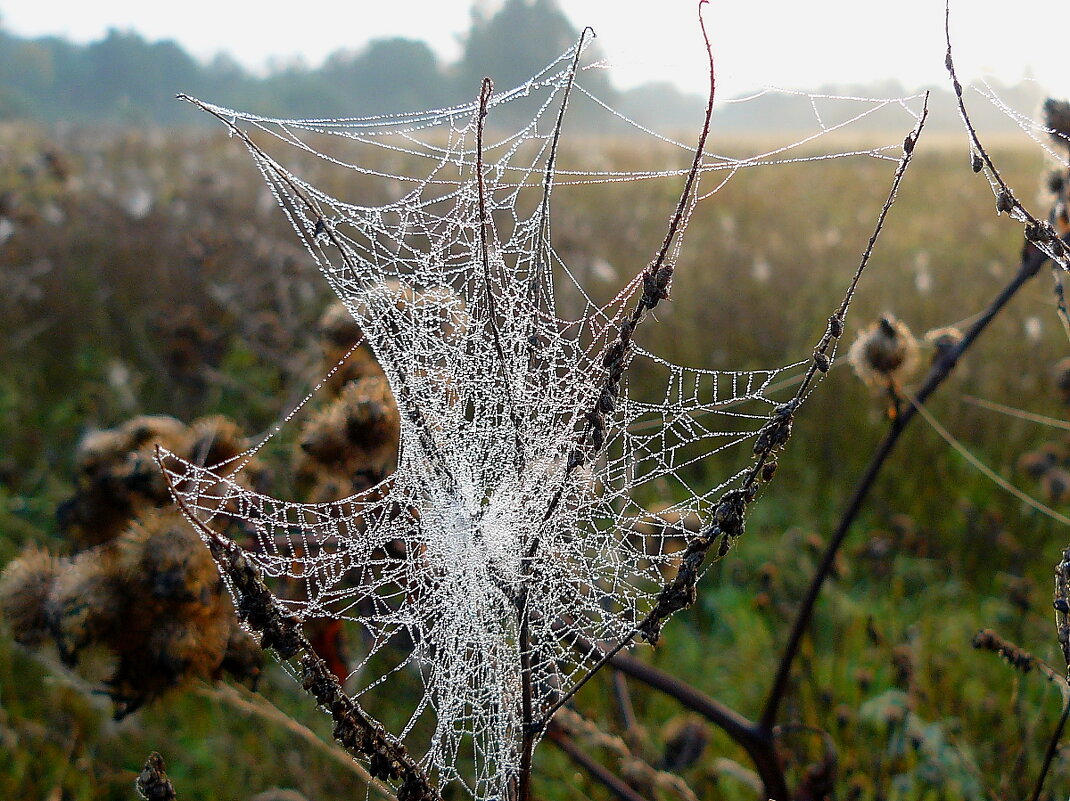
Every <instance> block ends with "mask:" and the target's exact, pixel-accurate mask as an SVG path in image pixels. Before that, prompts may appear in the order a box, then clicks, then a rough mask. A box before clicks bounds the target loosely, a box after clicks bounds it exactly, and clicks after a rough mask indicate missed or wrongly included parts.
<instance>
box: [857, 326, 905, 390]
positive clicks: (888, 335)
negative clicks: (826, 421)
mask: <svg viewBox="0 0 1070 801" xmlns="http://www.w3.org/2000/svg"><path fill="white" fill-rule="evenodd" d="M847 358H848V361H849V362H850V363H851V367H852V368H854V371H855V374H856V375H857V376H858V377H859V378H861V379H862V380H863V381H864V382H865V383H866V384H868V385H870V386H871V387H875V388H880V389H884V388H887V387H890V386H893V385H896V384H899V383H901V382H902V381H903V380H904V379H905V378H906V377H908V376H909V375H910V373H911V372H912V371H913V370H914V368H915V366H916V365H917V361H918V343H917V341H916V340H915V339H914V336H913V334H911V333H910V329H909V328H907V326H906V324H905V323H903V322H902V321H901V320H898V319H896V318H895V317H893V316H892V315H890V314H886V315H884V316H883V317H881V319H880V320H878V321H877V322H876V323H874V324H872V325H870V326H869V327H868V328H866V329H864V330H863V331H861V332H860V333H859V335H858V337H857V339H855V341H854V344H853V345H851V350H850V353H849V354H848V357H847Z"/></svg>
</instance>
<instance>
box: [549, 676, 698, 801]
mask: <svg viewBox="0 0 1070 801" xmlns="http://www.w3.org/2000/svg"><path fill="white" fill-rule="evenodd" d="M614 675H615V676H621V677H622V678H623V674H622V673H619V672H614ZM554 725H555V726H557V727H558V728H560V729H561V730H562V731H564V732H565V733H566V734H568V735H570V736H572V737H575V738H576V739H577V740H579V741H580V742H582V743H584V744H586V745H590V746H594V747H596V748H602V749H604V750H606V751H608V752H610V753H611V754H613V756H614V757H616V758H617V760H618V761H619V762H620V773H621V775H622V776H625V777H633V778H634V779H637V780H638V781H640V782H641V783H642V784H643V785H645V786H649V787H652V788H654V789H655V790H660V791H662V792H665V793H671V794H672V795H674V796H676V797H677V798H680V799H681V801H698V799H697V797H696V796H695V793H694V791H693V790H692V789H691V788H690V787H688V786H687V783H686V782H685V781H684V780H683V779H682V778H680V777H679V776H677V775H676V774H675V773H669V772H668V771H664V770H657V769H656V768H654V767H653V766H652V765H651V764H650V763H649V762H646V761H645V760H643V759H640V758H639V757H637V756H636V755H635V753H634V752H633V751H632V749H631V748H630V747H629V746H628V744H627V743H626V742H624V739H623V738H621V737H618V736H616V735H613V734H609V733H608V732H606V731H604V730H603V729H601V728H600V727H599V726H598V724H597V723H595V722H594V721H592V720H588V719H587V718H585V717H584V716H583V715H581V714H579V713H578V712H575V711H573V710H571V709H569V708H567V707H566V708H565V709H562V710H561V711H559V712H558V713H557V715H556V716H555V717H554Z"/></svg>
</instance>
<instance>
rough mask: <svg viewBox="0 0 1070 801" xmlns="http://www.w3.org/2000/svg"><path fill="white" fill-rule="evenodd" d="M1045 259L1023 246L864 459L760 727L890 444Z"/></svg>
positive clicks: (783, 688) (767, 721)
mask: <svg viewBox="0 0 1070 801" xmlns="http://www.w3.org/2000/svg"><path fill="white" fill-rule="evenodd" d="M1047 259H1048V257H1047V255H1045V254H1044V253H1043V252H1042V251H1040V250H1039V249H1038V248H1037V247H1035V246H1034V245H1032V244H1031V243H1029V242H1027V243H1026V245H1025V248H1024V249H1023V252H1022V260H1021V264H1020V266H1019V268H1018V271H1017V272H1016V273H1015V275H1014V277H1013V278H1012V279H1011V280H1010V282H1009V283H1008V284H1007V285H1006V286H1005V287H1004V288H1003V289H1002V290H1001V291H1000V292H999V294H998V295H997V296H996V297H995V298H994V299H993V300H992V302H991V303H990V304H989V306H988V308H986V309H985V311H984V312H983V313H982V314H981V316H980V317H979V318H977V320H976V321H975V322H974V323H973V325H972V326H970V328H969V329H967V331H966V333H965V334H964V335H963V337H962V340H961V341H960V342H959V343H958V344H957V345H956V346H955V347H953V348H951V349H949V350H948V351H947V352H946V353H945V354H944V355H943V356H942V357H941V358H939V359H938V360H937V361H936V363H934V364H933V366H932V368H931V369H930V370H929V374H928V376H927V377H926V380H925V382H924V384H923V385H922V386H921V388H920V389H919V390H918V392H917V393H916V395H915V403H913V404H911V405H908V406H906V407H905V408H904V409H903V410H902V413H901V414H899V415H897V416H896V417H895V418H894V419H893V420H891V422H890V427H889V430H888V433H887V434H885V436H884V438H883V439H882V440H881V442H880V444H879V445H878V446H877V449H876V450H875V451H874V453H873V456H872V457H871V458H870V461H869V464H868V465H867V467H866V469H865V471H864V472H863V473H862V476H861V478H860V479H859V480H858V483H857V484H856V485H855V488H854V491H853V493H852V494H851V497H850V499H849V500H848V502H847V506H846V508H845V509H844V511H843V514H842V516H841V517H840V521H839V523H838V524H837V526H836V529H835V531H834V532H833V533H832V537H831V538H830V539H829V542H828V545H826V546H825V551H824V553H823V554H822V556H821V561H820V563H819V564H818V567H817V570H816V571H815V573H814V577H813V579H812V580H811V582H810V586H809V588H808V589H807V591H806V595H805V596H804V597H803V601H802V604H801V605H800V607H799V611H798V613H797V614H796V617H795V622H794V623H793V624H792V627H791V632H790V634H789V635H788V642H787V645H786V646H785V648H784V652H783V654H782V655H781V658H780V663H779V665H778V666H777V672H776V676H775V678H774V679H773V686H772V689H771V690H770V691H769V696H768V699H767V700H766V704H765V708H764V710H763V712H762V716H761V718H760V721H761V724H762V726H763V727H765V728H771V727H772V726H773V725H774V723H775V721H776V717H777V712H778V711H779V708H780V703H781V701H782V700H783V698H784V696H785V694H786V692H787V686H788V679H789V676H790V673H791V666H792V664H793V662H794V661H795V657H796V655H797V654H798V652H799V646H800V645H801V644H802V638H803V634H804V633H805V632H806V629H807V628H808V627H809V625H810V620H811V618H812V617H813V612H814V605H815V604H816V602H817V597H818V595H819V594H820V593H821V588H822V587H823V586H824V583H825V580H826V579H827V578H828V576H829V574H830V573H831V570H832V565H833V563H834V561H835V559H836V555H837V554H838V553H839V550H840V547H841V546H842V545H843V542H844V540H845V539H846V537H847V534H848V532H849V531H850V529H851V526H852V524H853V523H854V521H855V518H856V517H857V516H858V512H859V511H860V510H861V508H862V504H863V503H864V502H865V500H866V498H867V497H868V496H869V492H870V490H871V489H872V488H873V484H874V482H875V481H876V479H877V476H878V475H879V474H880V472H881V469H882V468H883V467H884V465H885V463H886V462H887V460H888V457H889V456H890V455H891V453H892V451H893V450H894V449H895V446H896V444H897V443H898V442H899V438H900V437H901V436H902V434H903V432H904V431H905V430H906V428H907V426H909V425H910V422H911V421H912V420H913V419H914V417H915V416H916V415H917V413H918V406H919V405H920V404H922V403H924V402H925V401H926V400H927V399H928V398H929V396H930V395H932V394H933V393H934V392H935V391H936V390H937V389H938V388H939V387H940V386H941V384H943V383H944V381H945V380H946V379H947V377H948V376H949V375H950V374H951V372H952V371H953V370H954V369H955V366H956V364H957V363H958V360H959V359H960V358H961V357H962V355H963V354H964V353H965V352H966V351H967V350H969V348H970V347H971V346H972V345H973V343H974V342H975V341H976V340H977V338H978V337H979V336H980V335H981V333H982V332H983V331H984V330H985V329H986V328H987V327H988V325H989V323H991V322H992V320H993V319H994V318H995V317H996V315H997V314H999V313H1000V312H1001V311H1002V310H1003V309H1004V307H1006V305H1007V304H1008V303H1009V302H1010V300H1011V299H1012V298H1013V297H1014V296H1015V295H1016V294H1017V293H1018V290H1020V289H1021V288H1022V287H1023V286H1024V285H1025V284H1026V282H1028V281H1029V279H1030V278H1032V277H1033V276H1035V275H1036V274H1037V272H1038V271H1039V270H1040V268H1041V267H1042V266H1043V264H1044V262H1045V261H1047Z"/></svg>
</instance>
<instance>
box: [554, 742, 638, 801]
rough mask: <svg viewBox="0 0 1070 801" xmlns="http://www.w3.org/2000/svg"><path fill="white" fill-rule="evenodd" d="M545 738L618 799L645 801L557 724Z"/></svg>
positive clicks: (621, 800) (623, 800)
mask: <svg viewBox="0 0 1070 801" xmlns="http://www.w3.org/2000/svg"><path fill="white" fill-rule="evenodd" d="M546 739H548V740H549V741H550V742H551V743H553V744H554V745H556V746H557V747H558V748H560V749H561V750H562V751H564V752H565V753H566V754H567V755H568V757H569V759H571V760H572V761H573V762H575V763H576V764H577V765H579V766H580V767H581V768H583V769H584V770H585V771H586V772H587V773H588V774H589V775H590V776H591V778H592V779H594V780H595V781H597V782H598V783H599V784H601V785H602V786H603V787H605V788H606V789H607V790H609V792H610V793H612V794H613V795H614V796H615V797H616V798H618V799H620V801H646V799H645V798H643V796H641V795H639V793H637V792H635V790H633V789H632V788H631V787H629V786H628V785H627V784H625V783H624V782H623V781H622V780H621V779H620V778H618V777H617V776H616V775H615V774H614V773H613V772H612V771H610V770H609V769H608V768H606V767H605V766H603V765H602V764H601V763H599V762H598V761H596V760H595V759H592V758H591V756H590V755H589V754H588V753H587V752H586V751H584V750H583V749H582V748H580V747H579V746H578V745H576V742H575V741H574V740H573V739H572V738H571V737H569V736H568V735H567V734H565V732H564V731H562V730H561V728H560V727H558V726H551V727H550V729H549V731H547V732H546Z"/></svg>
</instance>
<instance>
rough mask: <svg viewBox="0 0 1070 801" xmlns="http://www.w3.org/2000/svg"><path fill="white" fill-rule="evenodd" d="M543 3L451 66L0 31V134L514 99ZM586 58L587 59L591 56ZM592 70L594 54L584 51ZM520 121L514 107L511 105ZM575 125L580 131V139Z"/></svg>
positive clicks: (424, 51)
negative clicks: (205, 56)
mask: <svg viewBox="0 0 1070 801" xmlns="http://www.w3.org/2000/svg"><path fill="white" fill-rule="evenodd" d="M579 35H580V34H579V31H577V30H576V29H575V27H574V26H573V25H572V24H571V23H570V22H569V20H568V18H567V17H566V16H565V15H564V13H563V12H562V11H561V9H560V8H559V7H558V5H557V2H556V0H503V2H502V3H501V4H500V5H499V6H497V10H496V11H494V12H493V13H488V12H487V11H485V10H483V7H481V6H479V5H477V6H476V8H475V9H474V10H473V12H472V20H471V24H470V26H469V30H468V32H467V34H466V35H465V38H464V48H463V51H462V54H461V57H460V59H459V60H458V61H457V62H456V63H453V64H444V63H442V62H441V61H440V60H439V59H438V57H437V56H436V55H435V53H434V51H432V50H431V48H430V47H428V45H427V44H426V43H424V42H421V41H416V40H413V39H405V38H393V39H377V40H373V41H371V42H369V43H368V44H367V45H366V46H365V47H363V48H362V49H360V50H339V51H337V52H335V53H333V54H332V55H331V56H329V57H328V58H327V59H326V61H325V62H324V63H323V64H322V65H321V66H318V67H308V66H303V65H293V64H291V65H288V66H285V67H280V68H277V69H275V70H272V71H271V72H270V73H269V74H267V75H266V76H257V75H254V74H252V73H250V72H249V71H247V70H246V69H244V68H243V67H242V66H241V65H239V64H238V63H237V62H236V61H234V59H233V58H231V57H230V56H227V55H225V54H221V55H219V56H217V57H216V58H215V59H213V60H212V61H211V62H209V63H206V64H205V63H201V62H199V61H197V60H196V59H194V58H193V57H192V56H190V55H189V54H188V53H187V52H186V51H185V50H183V49H182V48H181V47H180V46H179V45H178V44H176V43H175V42H173V41H160V42H149V41H146V40H145V39H144V38H142V37H141V36H140V35H139V34H137V33H133V32H124V31H118V30H112V31H109V33H108V34H107V35H106V36H105V37H104V38H103V39H101V40H100V41H97V42H92V43H90V44H88V45H79V44H74V43H71V42H69V41H66V40H64V39H61V38H58V37H54V36H53V37H42V38H37V39H25V38H20V37H17V36H14V35H12V34H10V33H8V32H6V31H4V30H3V29H2V28H0V120H10V119H17V118H23V119H33V120H39V121H43V122H56V121H60V120H67V121H71V122H75V123H87V122H88V123H109V124H118V125H129V124H139V125H143V124H157V125H197V124H207V122H208V120H207V119H206V118H205V116H204V115H200V114H196V113H195V112H194V111H193V110H192V109H191V108H190V107H189V106H187V105H185V104H183V103H177V102H175V100H174V96H175V94H176V93H178V92H186V93H188V94H191V95H195V96H197V97H200V98H203V99H205V100H209V101H211V102H213V103H217V104H219V105H223V106H229V107H231V108H240V109H243V110H249V111H255V112H256V113H259V114H263V115H265V116H273V117H345V116H368V115H374V114H391V113H398V112H404V111H416V110H422V109H427V108H436V107H442V106H447V105H452V104H455V103H460V102H464V101H467V100H472V99H474V98H475V97H476V96H477V95H478V92H479V85H480V82H481V80H482V79H483V76H484V75H489V76H490V77H491V78H493V79H494V82H495V85H496V86H497V88H499V89H505V88H511V87H513V86H518V85H520V84H522V83H523V82H524V81H525V80H527V79H528V78H529V77H530V76H532V75H534V74H535V73H537V72H538V71H539V70H541V69H542V68H543V67H545V66H546V65H548V64H549V63H550V62H552V61H553V60H554V59H555V58H556V57H557V56H559V55H560V54H561V53H563V52H565V51H566V50H567V49H568V48H569V47H571V46H572V45H573V44H575V42H576V41H577V40H578V38H579ZM596 47H597V46H596V45H595V46H593V48H596ZM588 53H590V54H591V57H592V58H593V59H597V58H598V57H599V56H598V55H597V51H596V49H592V50H590V51H588ZM583 85H584V86H585V88H587V89H588V90H589V91H591V92H593V93H594V94H595V95H596V96H598V97H599V98H600V99H601V100H603V101H605V102H607V103H610V104H611V105H613V107H614V108H616V109H618V110H619V111H621V112H622V113H623V114H625V115H627V116H628V117H631V118H632V119H634V120H636V121H637V122H639V123H641V124H643V125H645V126H648V127H652V128H654V129H657V130H662V131H670V132H674V133H675V132H684V131H691V130H693V129H694V128H695V126H696V125H697V123H698V121H699V120H700V119H701V116H702V109H703V107H704V106H705V99H704V98H702V97H699V96H698V95H690V94H684V93H681V92H679V91H678V90H676V89H675V88H674V87H673V86H672V85H671V84H666V83H657V84H655V83H650V84H646V85H643V86H640V87H637V88H635V89H631V90H629V91H627V92H620V91H617V90H616V89H615V88H614V87H613V85H612V84H611V83H610V75H609V72H608V71H606V70H591V71H587V72H585V73H584V75H583ZM993 88H995V89H997V91H998V92H999V95H1000V97H1001V98H1002V99H1003V100H1004V101H1006V102H1008V103H1009V104H1010V105H1011V106H1013V107H1015V108H1018V109H1021V110H1025V111H1026V112H1027V113H1028V112H1029V111H1030V110H1031V107H1039V101H1040V99H1042V97H1043V94H1042V91H1041V89H1040V88H1039V87H1038V86H1037V85H1036V84H1035V83H1031V82H1028V81H1025V82H1023V83H1021V84H1019V85H1018V86H1016V87H1004V86H995V87H993ZM819 91H822V92H825V93H828V94H845V95H856V96H872V97H901V96H903V95H905V94H906V93H907V92H906V90H905V89H904V88H903V87H902V86H900V85H898V84H896V83H894V82H886V83H883V84H874V85H871V86H831V87H820V88H819ZM510 105H511V106H515V111H516V112H517V113H520V114H525V113H527V110H528V109H526V108H524V107H523V104H510ZM821 105H822V109H821V111H822V115H823V119H824V121H825V123H826V124H830V125H834V124H835V123H836V122H838V121H840V119H841V118H842V119H848V118H850V117H853V116H854V115H856V114H858V113H859V111H860V110H861V108H860V107H859V106H858V105H857V104H852V103H842V102H841V103H837V102H836V101H822V102H821ZM930 107H931V108H932V109H933V112H934V113H933V114H932V115H931V116H930V120H929V126H928V127H929V129H930V130H958V127H959V126H958V117H957V112H956V111H955V107H954V104H953V103H952V101H951V96H950V93H949V92H947V91H946V90H944V89H937V90H935V92H934V97H933V98H932V102H931V103H930ZM595 119H597V120H598V127H597V129H596V130H598V131H599V132H600V133H606V132H611V133H626V132H627V131H628V130H629V129H628V127H627V126H625V125H623V124H619V125H613V124H611V125H609V127H608V128H607V127H606V121H605V115H604V114H601V113H598V112H597V111H596V109H595V108H594V105H593V104H592V103H591V102H590V101H587V100H586V98H584V97H583V96H582V95H579V96H576V97H575V99H574V103H573V106H572V114H571V116H570V125H572V126H574V127H575V128H581V129H582V128H585V127H587V128H590V127H591V126H590V124H589V123H590V122H591V121H593V120H595ZM978 121H979V123H981V124H983V125H986V126H992V129H993V130H1010V129H1013V128H1014V127H1015V126H1014V123H1013V122H1012V121H1010V120H1009V118H1007V117H1006V116H1004V115H1003V114H1002V113H1000V112H999V110H998V109H995V108H987V109H986V108H985V107H983V106H982V107H981V108H979V109H978ZM585 123H587V124H586V125H585ZM814 125H815V119H814V109H813V106H812V105H811V102H810V99H809V98H808V97H806V96H804V95H800V94H794V95H793V94H777V93H770V94H766V95H764V96H762V97H759V98H757V99H755V100H753V101H751V102H747V103H736V104H729V105H725V106H721V107H720V108H719V109H718V111H717V112H716V114H715V117H714V133H715V135H716V134H717V133H723V134H740V133H754V132H764V133H773V132H783V131H812V130H813V128H814ZM902 125H903V119H902V116H901V114H898V113H897V112H896V110H895V109H894V108H889V109H885V110H884V111H882V112H880V113H877V114H874V115H872V116H870V117H869V118H867V119H865V120H862V121H860V122H858V123H855V124H854V125H853V126H852V130H853V131H855V132H858V131H865V130H887V129H894V130H899V129H900V128H901V127H902Z"/></svg>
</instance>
